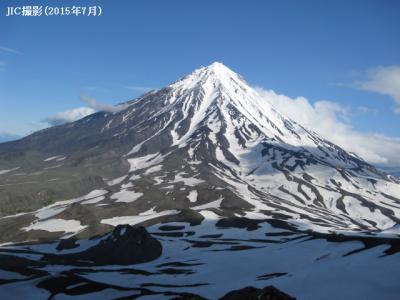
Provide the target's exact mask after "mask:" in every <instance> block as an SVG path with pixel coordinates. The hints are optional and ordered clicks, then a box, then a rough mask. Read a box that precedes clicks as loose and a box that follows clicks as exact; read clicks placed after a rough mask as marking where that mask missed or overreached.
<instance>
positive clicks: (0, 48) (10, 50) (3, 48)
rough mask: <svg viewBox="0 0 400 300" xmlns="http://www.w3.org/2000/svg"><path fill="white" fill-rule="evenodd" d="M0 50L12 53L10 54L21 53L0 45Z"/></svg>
mask: <svg viewBox="0 0 400 300" xmlns="http://www.w3.org/2000/svg"><path fill="white" fill-rule="evenodd" d="M0 51H1V52H8V53H12V54H19V55H22V52H21V51H18V50H15V49H12V48H7V47H3V46H0Z"/></svg>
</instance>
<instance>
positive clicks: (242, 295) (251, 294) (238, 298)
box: [220, 285, 296, 300]
mask: <svg viewBox="0 0 400 300" xmlns="http://www.w3.org/2000/svg"><path fill="white" fill-rule="evenodd" d="M242 299H246V300H296V298H293V297H291V296H289V295H288V294H285V293H283V292H281V291H280V290H278V289H277V288H276V287H274V286H272V285H270V286H267V287H265V288H263V289H257V288H255V287H249V286H248V287H245V288H243V289H240V290H236V291H232V292H229V293H228V294H226V295H225V296H223V297H222V298H220V300H242Z"/></svg>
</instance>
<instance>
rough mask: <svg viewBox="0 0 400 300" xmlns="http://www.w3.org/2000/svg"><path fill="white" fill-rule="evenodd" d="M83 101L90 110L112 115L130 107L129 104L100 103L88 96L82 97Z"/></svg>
mask: <svg viewBox="0 0 400 300" xmlns="http://www.w3.org/2000/svg"><path fill="white" fill-rule="evenodd" d="M81 100H82V102H84V103H85V104H86V105H87V106H89V107H90V108H92V109H94V110H96V111H105V112H111V113H116V112H119V111H121V110H124V109H125V108H127V107H128V106H129V105H128V104H118V105H110V104H103V103H99V102H97V101H96V99H94V98H91V97H88V96H86V95H81Z"/></svg>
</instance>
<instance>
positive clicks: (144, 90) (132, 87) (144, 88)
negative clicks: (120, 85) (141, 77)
mask: <svg viewBox="0 0 400 300" xmlns="http://www.w3.org/2000/svg"><path fill="white" fill-rule="evenodd" d="M125 88H127V89H130V90H134V91H137V92H140V93H147V92H149V91H151V90H155V88H152V87H147V86H138V85H127V86H125Z"/></svg>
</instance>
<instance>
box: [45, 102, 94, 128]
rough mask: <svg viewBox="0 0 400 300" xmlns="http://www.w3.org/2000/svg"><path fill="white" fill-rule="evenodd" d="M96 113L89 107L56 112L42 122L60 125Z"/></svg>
mask: <svg viewBox="0 0 400 300" xmlns="http://www.w3.org/2000/svg"><path fill="white" fill-rule="evenodd" d="M95 112H96V111H95V110H94V109H92V108H90V107H79V108H75V109H70V110H66V111H62V112H58V113H56V114H55V115H53V116H51V117H47V118H46V119H44V120H43V122H46V123H49V124H50V125H53V126H55V125H61V124H64V123H69V122H73V121H76V120H79V119H82V118H83V117H86V116H87V115H90V114H93V113H95Z"/></svg>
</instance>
